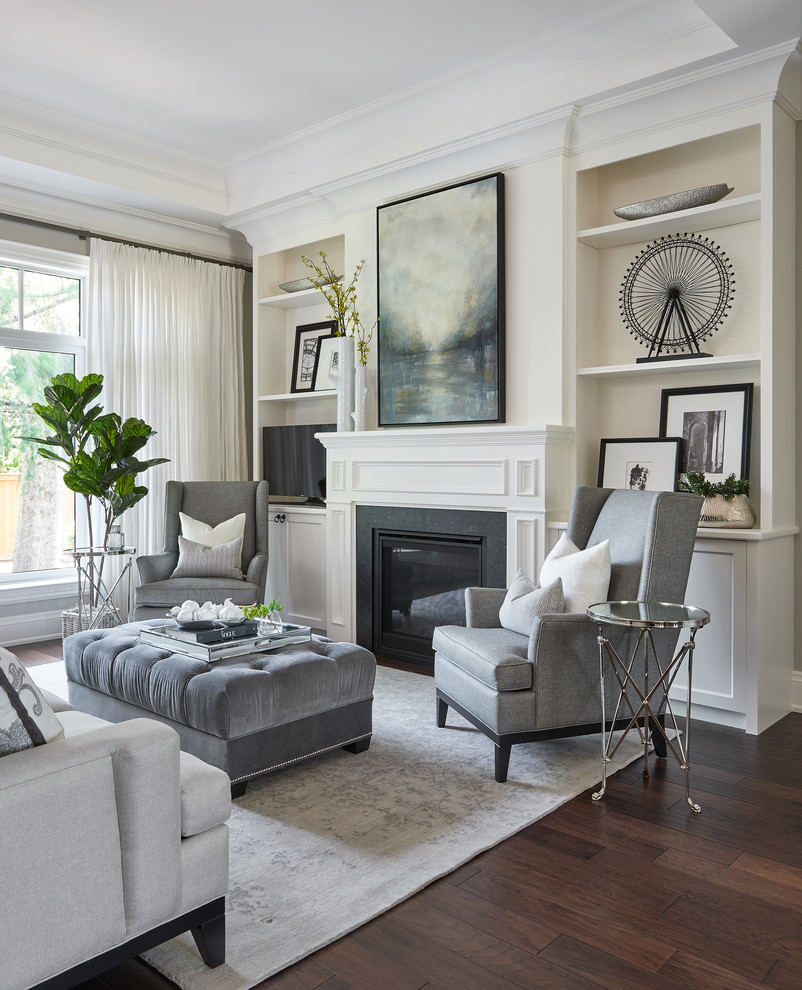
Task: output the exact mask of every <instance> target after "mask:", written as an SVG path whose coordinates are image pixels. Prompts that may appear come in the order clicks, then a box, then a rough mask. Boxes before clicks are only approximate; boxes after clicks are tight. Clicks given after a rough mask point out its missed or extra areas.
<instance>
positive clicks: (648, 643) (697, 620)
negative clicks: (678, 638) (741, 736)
mask: <svg viewBox="0 0 802 990" xmlns="http://www.w3.org/2000/svg"><path fill="white" fill-rule="evenodd" d="M587 614H588V616H589V617H590V618H591V619H592V620H593V621H594V622H595V623H596V624H597V626H598V628H599V635H598V637H597V642H598V644H599V683H600V688H601V706H602V722H601V725H602V733H601V735H602V782H601V787H600V789H599V790H598V791H596V792H595V793H594V794H593V800H594V801H600V800H601V799H602V798H603V797H604V792H605V790H606V788H607V764H608V763H609V762H610V761H611V760H612V758H613V756H614V755H615V753H616V751H617V750H618V748H619V746H620V745H621V743H622V742H623V741H624V739H625V738H626V736H627V734H628V733H629V731H630V730H631V729H632V728H636V729H637V730H638V734H639V735H640V739H641V742H642V744H643V775H644V777H648V776H649V763H648V759H649V749H650V745H651V743H652V742H654V746H655V750H656V751H657V753H658V755H661V756H666V755H667V750H671V753H672V754H673V756H674V758H675V759H676V760H677V763H678V764H679V767H680V769H681V770H683V771H684V773H685V800H686V801H687V802H688V804H689V805H690V807H691V809H692V810H693V811H695V812H696V813H697V814H699V812H700V811H701V810H702V809H701V808H700V807H699V805H698V804H696V803H695V802H693V801H692V800H691V795H690V783H689V774H690V746H691V742H690V714H691V688H692V683H693V654H694V649H695V647H696V643H695V639H696V631H697V629H700V628H701V627H702V626H705V625H707V623H708V622H710V613H709V612H706V611H705V610H704V609H702V608H695V607H694V606H692V605H675V604H672V603H670V602H601V603H599V604H598V605H591V606H590V607H589V608H588V610H587ZM611 625H612V626H629V627H630V628H633V629H635V630H638V635H637V638H636V640H635V645H634V647H633V649H632V654H631V656H630V657H628V658H622V657H620V656H619V655H618V653H617V652H616V650H615V648H614V647H613V645H612V644H611V643H610V641H609V640H608V639H607V637H606V636H605V635H604V632H605V626H611ZM659 629H677V630H681V629H687V630H689V634H690V635H689V638H688V640H687V642H684V643H682V644H681V645H680V646H679V649H678V650H677V652H676V654H675V655H674V657H673V659H669V660H667V661H666V660H661V659H660V657H659V656H658V652H657V648H656V644H655V641H654V636H653V633H654V632H655V631H656V630H659ZM605 656H606V657H607V660H608V661H609V664H610V666H611V667H612V670H613V673H614V674H615V677H616V680H617V681H618V687H619V696H618V701H617V704H616V708H615V713H614V715H613V718H612V720H611V723H610V729H609V731H608V730H607V728H606V722H605V716H604V711H605V705H604V699H605V693H604V668H605V662H604V658H605ZM639 657H640V658H641V659H642V671H643V673H642V679H641V676H640V669H641V668H640V662H639V661H638V658H639ZM686 657H687V658H688V698H687V702H686V707H685V729H684V738H683V735H682V733H681V732H680V729H679V725H678V723H677V719H676V716H675V714H674V709H673V708H672V706H671V699H670V698H669V691H670V689H671V685H672V684H673V683H674V679H675V678H676V676H677V674H678V673H679V670H680V667H681V666H682V663H683V661H684V660H685V658H686ZM636 670H637V671H638V676H637V678H636V676H635V671H636ZM650 675H651V678H650ZM655 705H656V708H655ZM627 710H628V712H629V715H630V716H631V718H630V721H629V724H628V725H627V727H626V728H625V729H624V730H623V732H622V733H621V735H620V736H619V737H618V739H617V740H616V739H615V734H614V728H613V727H614V725H615V722H616V720H617V719H618V718H619V716H622V717H626V714H627ZM666 720H668V729H669V730H673V732H671V733H669V732H668V731H667V729H666Z"/></svg>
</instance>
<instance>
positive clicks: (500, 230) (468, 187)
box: [376, 172, 505, 426]
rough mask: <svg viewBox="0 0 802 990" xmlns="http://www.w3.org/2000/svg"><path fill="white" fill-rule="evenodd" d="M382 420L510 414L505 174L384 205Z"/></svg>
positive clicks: (460, 419)
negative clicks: (507, 408)
mask: <svg viewBox="0 0 802 990" xmlns="http://www.w3.org/2000/svg"><path fill="white" fill-rule="evenodd" d="M376 224H377V253H378V266H377V267H378V313H379V324H378V331H377V338H378V343H377V350H378V406H379V409H378V425H379V426H419V425H427V426H449V425H466V424H472V423H503V422H504V418H505V346H504V315H505V314H504V175H503V174H502V173H500V172H497V173H494V174H493V175H487V176H483V177H482V178H479V179H471V180H470V181H467V182H460V183H457V184H455V185H452V186H447V187H445V188H443V189H438V190H435V191H434V192H428V193H421V194H419V195H417V196H412V197H409V198H407V199H402V200H397V201H396V202H393V203H387V204H386V205H384V206H380V207H378V209H377V211H376Z"/></svg>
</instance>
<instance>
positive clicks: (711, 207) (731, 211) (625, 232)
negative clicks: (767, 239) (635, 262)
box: [576, 193, 761, 248]
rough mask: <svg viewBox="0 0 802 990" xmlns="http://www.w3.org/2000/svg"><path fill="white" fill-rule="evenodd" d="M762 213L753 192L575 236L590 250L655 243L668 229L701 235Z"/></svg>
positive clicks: (754, 217) (759, 202)
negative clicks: (591, 248) (590, 248)
mask: <svg viewBox="0 0 802 990" xmlns="http://www.w3.org/2000/svg"><path fill="white" fill-rule="evenodd" d="M760 210H761V195H760V193H753V194H752V195H750V196H739V197H738V198H737V199H732V200H721V201H719V202H718V203H709V204H708V205H707V206H697V207H695V208H693V209H691V210H679V211H676V212H674V213H663V214H661V215H660V216H656V217H643V218H642V219H640V220H629V221H625V222H624V223H613V224H609V225H607V226H604V227H591V228H589V229H587V230H580V231H578V232H577V235H576V236H577V240H578V241H579V242H580V243H582V244H587V245H588V246H589V247H596V248H602V247H622V246H624V245H626V244H639V243H640V242H641V241H651V240H654V238H656V237H659V236H660V235H661V234H664V233H665V232H666V231H667V230H668V229H670V230H672V231H675V230H677V229H678V228H681V229H682V231H683V232H684V233H688V234H698V233H699V232H700V231H705V230H716V229H718V228H720V227H731V226H732V225H733V224H736V223H747V222H749V221H751V220H759V219H760Z"/></svg>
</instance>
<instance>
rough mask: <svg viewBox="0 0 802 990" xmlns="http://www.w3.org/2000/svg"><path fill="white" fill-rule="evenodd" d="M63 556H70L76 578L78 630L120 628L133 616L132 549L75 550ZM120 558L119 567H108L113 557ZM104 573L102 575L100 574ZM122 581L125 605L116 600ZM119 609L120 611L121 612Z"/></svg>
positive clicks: (66, 551) (80, 548)
mask: <svg viewBox="0 0 802 990" xmlns="http://www.w3.org/2000/svg"><path fill="white" fill-rule="evenodd" d="M64 553H65V554H66V555H67V556H69V557H72V559H73V561H74V562H75V570H76V572H77V575H78V604H77V611H78V630H79V631H80V630H83V629H99V628H103V627H105V626H109V625H122V623H123V622H127V621H128V617H129V616H131V615H133V607H134V582H133V580H132V576H131V565H132V564H133V562H134V555H135V554H136V547H120V549H109V548H108V547H76V548H75V549H74V550H72V549H67V550H65V551H64ZM118 557H119V558H122V559H123V563H122V565H121V566H119V567H114V566H108V567H107V566H106V565H107V564H109V565H111V564H112V562H113V561H114V560H115V558H118ZM104 571H105V574H104ZM123 582H125V602H124V604H123V602H121V601H120V595H119V594H118V589H120V590H122V585H123ZM121 609H124V611H122V612H121Z"/></svg>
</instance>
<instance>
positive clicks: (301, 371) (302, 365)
mask: <svg viewBox="0 0 802 990" xmlns="http://www.w3.org/2000/svg"><path fill="white" fill-rule="evenodd" d="M336 331H337V321H336V320H322V321H321V322H319V323H305V324H303V325H302V326H298V327H296V328H295V348H294V349H293V353H292V378H291V380H290V392H313V391H314V389H315V373H316V371H317V355H318V346H319V344H318V341H319V340H320V338H321V337H330V336H331V335H332V334H333V333H336Z"/></svg>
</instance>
